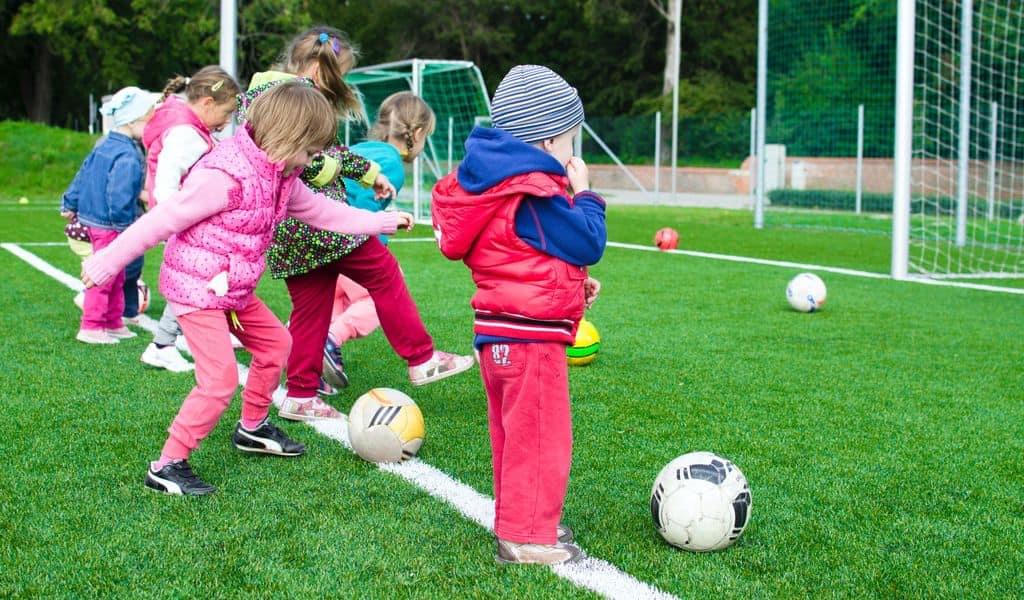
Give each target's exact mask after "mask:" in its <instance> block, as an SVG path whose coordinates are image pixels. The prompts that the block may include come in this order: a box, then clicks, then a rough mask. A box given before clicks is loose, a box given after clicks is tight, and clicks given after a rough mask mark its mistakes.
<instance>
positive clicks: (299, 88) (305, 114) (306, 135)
mask: <svg viewBox="0 0 1024 600" xmlns="http://www.w3.org/2000/svg"><path fill="white" fill-rule="evenodd" d="M248 121H249V125H250V126H251V127H252V137H253V141H254V142H256V145H257V146H259V147H260V148H261V149H263V151H264V152H266V153H267V156H268V157H270V160H272V161H274V162H279V161H282V160H285V159H287V158H290V157H292V156H294V155H295V154H297V153H299V152H301V151H303V150H307V149H309V148H317V149H323V148H326V147H327V145H328V144H330V143H331V142H332V141H334V138H335V136H336V135H337V133H338V120H337V115H336V114H335V112H334V109H332V108H331V104H330V103H329V102H328V101H327V99H326V98H324V95H323V94H321V93H320V92H318V91H316V90H315V89H313V88H311V87H309V86H308V85H306V84H304V83H302V82H301V81H287V82H284V83H282V84H280V85H277V86H275V87H274V88H273V89H271V90H268V91H267V92H265V93H263V94H260V96H259V97H258V98H256V100H255V101H253V103H252V106H251V107H249V113H248Z"/></svg>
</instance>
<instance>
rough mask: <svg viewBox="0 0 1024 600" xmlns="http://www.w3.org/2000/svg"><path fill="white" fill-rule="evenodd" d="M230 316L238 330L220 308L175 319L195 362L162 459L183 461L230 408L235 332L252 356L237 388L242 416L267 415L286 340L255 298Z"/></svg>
mask: <svg viewBox="0 0 1024 600" xmlns="http://www.w3.org/2000/svg"><path fill="white" fill-rule="evenodd" d="M235 312H236V314H237V315H238V321H239V322H240V323H241V324H242V327H241V328H236V327H234V326H233V325H232V324H231V321H230V314H231V313H230V312H229V311H224V310H198V311H195V312H191V313H188V314H186V315H181V316H179V317H178V323H179V324H180V325H181V330H182V332H183V333H184V334H185V340H186V341H187V342H188V347H189V350H191V351H192V356H193V357H194V358H195V361H196V386H195V387H194V388H192V392H191V393H189V395H188V397H186V398H185V402H184V403H183V404H182V405H181V409H180V410H179V411H178V414H177V416H175V417H174V421H173V422H172V423H171V427H170V429H168V432H169V433H170V434H171V435H170V437H168V438H167V442H166V443H165V444H164V449H163V452H162V454H163V456H164V457H166V458H170V459H179V458H188V457H189V454H190V453H191V452H192V451H193V450H195V449H196V448H198V447H199V442H200V441H202V439H203V438H205V437H206V436H207V435H209V433H210V432H211V431H213V428H214V427H216V425H217V421H219V420H220V416H221V415H222V414H223V413H224V411H225V410H226V409H227V407H228V405H229V404H231V399H232V398H234V396H235V390H236V389H237V388H238V364H237V362H236V361H235V351H234V350H233V349H232V348H231V337H230V336H229V335H228V334H229V333H233V334H235V337H237V338H238V339H239V341H241V342H242V345H243V346H245V349H246V350H248V351H249V352H250V353H251V354H252V364H251V365H250V366H249V376H248V378H247V379H246V381H245V389H243V390H242V418H243V419H246V420H252V421H260V420H262V419H263V418H265V417H266V416H267V413H268V412H270V404H271V397H272V394H273V393H274V390H275V389H276V388H277V385H278V383H279V382H280V380H281V370H282V369H283V368H284V362H285V360H287V358H288V351H289V350H290V349H291V344H292V340H291V336H290V335H289V334H288V330H287V329H285V327H284V325H282V324H281V321H280V320H278V318H277V317H276V316H274V313H272V312H270V309H269V308H267V306H266V305H265V304H263V301H262V300H260V299H259V298H257V297H256V296H253V298H252V300H251V301H250V302H249V305H248V306H246V307H245V308H243V309H240V310H237V311H235Z"/></svg>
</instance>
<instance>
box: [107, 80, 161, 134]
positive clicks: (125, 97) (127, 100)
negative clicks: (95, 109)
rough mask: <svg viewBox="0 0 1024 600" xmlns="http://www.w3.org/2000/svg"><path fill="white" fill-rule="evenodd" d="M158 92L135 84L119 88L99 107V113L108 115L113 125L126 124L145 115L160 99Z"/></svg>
mask: <svg viewBox="0 0 1024 600" xmlns="http://www.w3.org/2000/svg"><path fill="white" fill-rule="evenodd" d="M160 97H161V96H160V94H155V93H153V92H147V91H146V90H143V89H139V88H137V87H135V86H129V87H126V88H121V89H120V90H118V91H117V93H116V94H114V95H113V96H112V97H111V98H110V100H108V101H107V102H104V103H103V106H101V107H100V114H102V115H104V116H107V117H110V118H111V119H113V121H114V126H115V127H120V126H122V125H127V124H129V123H131V122H132V121H135V120H137V119H140V118H142V117H144V116H146V113H148V112H149V110H150V109H151V108H153V107H154V106H155V105H156V103H157V102H159V101H160Z"/></svg>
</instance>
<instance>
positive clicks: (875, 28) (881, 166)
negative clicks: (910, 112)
mask: <svg viewBox="0 0 1024 600" xmlns="http://www.w3.org/2000/svg"><path fill="white" fill-rule="evenodd" d="M895 35H896V3H895V2H880V1H876V0H819V1H817V2H807V1H806V0H773V1H772V2H771V3H770V9H769V15H768V73H767V80H768V90H767V100H768V107H767V115H766V123H767V126H766V130H765V143H766V144H771V145H776V146H777V147H779V146H781V148H778V149H777V150H776V151H775V152H766V156H767V157H768V159H769V168H770V169H772V168H774V170H775V171H774V176H772V175H771V174H770V175H769V176H768V177H766V182H767V183H768V184H769V186H770V187H775V188H776V191H775V192H774V193H771V194H770V195H769V196H768V203H767V207H768V208H770V210H769V211H767V212H766V213H765V223H766V224H767V225H776V226H790V225H791V224H792V223H793V222H799V223H800V224H801V227H807V226H814V224H815V223H816V225H817V226H819V227H823V228H839V229H864V230H870V231H879V230H880V228H879V224H880V223H879V220H878V218H879V212H885V210H880V208H881V206H879V204H880V199H879V196H880V195H885V196H889V195H890V194H891V189H892V184H891V175H890V173H891V162H890V159H891V157H892V153H893V138H894V126H895V121H894V110H893V107H894V104H895V89H896V88H895V58H896V37H895ZM861 106H863V115H864V119H863V157H864V159H865V161H864V163H863V172H862V175H861V177H860V181H861V190H862V193H861V201H860V203H859V204H858V202H857V201H856V194H855V190H856V188H857V181H858V176H857V160H856V157H857V146H858V144H857V142H858V118H859V117H858V112H859V110H860V108H859V107H861ZM773 155H774V156H782V155H784V157H785V158H784V161H783V160H782V159H781V158H780V159H779V160H778V161H776V162H775V163H771V160H772V157H773ZM881 204H889V205H891V202H887V203H886V202H881ZM858 206H860V208H861V211H860V213H861V215H862V218H861V217H853V218H851V217H850V216H848V215H843V214H841V213H840V214H837V213H836V212H835V211H849V212H852V213H855V215H856V213H857V207H858ZM808 209H811V210H808ZM814 209H819V211H817V212H816V210H814ZM886 210H888V209H886ZM794 213H795V214H794Z"/></svg>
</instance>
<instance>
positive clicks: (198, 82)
mask: <svg viewBox="0 0 1024 600" xmlns="http://www.w3.org/2000/svg"><path fill="white" fill-rule="evenodd" d="M181 92H185V97H186V98H187V99H188V101H189V102H197V101H199V100H201V99H203V98H206V97H210V98H213V101H214V102H216V103H217V104H226V103H227V102H234V101H235V97H236V96H238V94H240V93H241V92H242V88H241V87H240V86H239V85H238V82H237V81H235V78H234V77H232V76H231V75H229V74H228V72H227V71H225V70H224V69H222V68H220V67H217V66H209V67H203V68H202V69H199V70H198V71H196V74H195V75H193V76H192V77H183V76H181V75H175V76H174V77H173V78H171V79H169V80H167V85H166V86H164V100H166V99H167V97H168V96H170V95H171V94H178V93H181Z"/></svg>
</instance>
